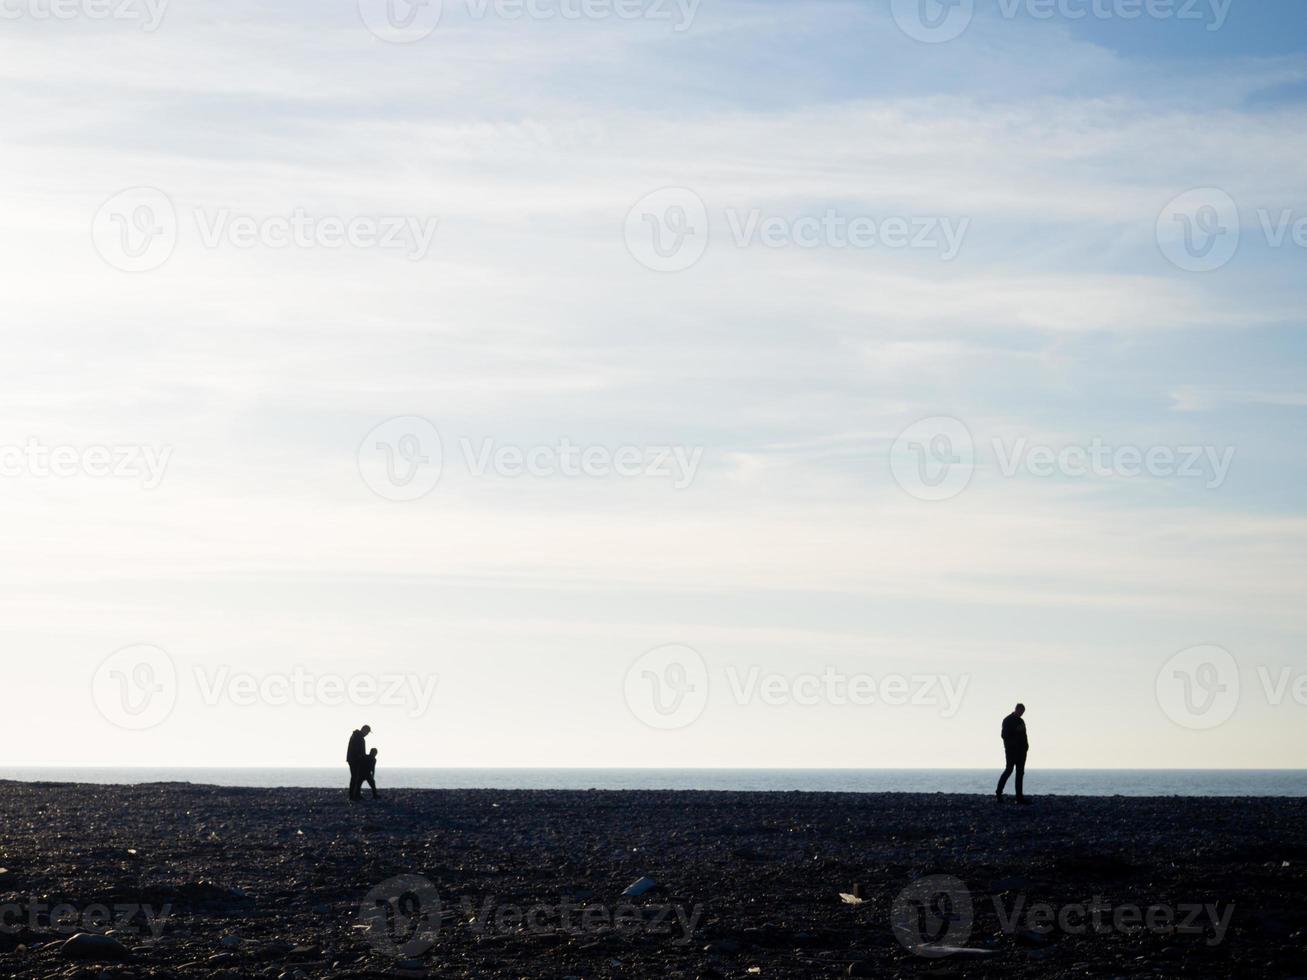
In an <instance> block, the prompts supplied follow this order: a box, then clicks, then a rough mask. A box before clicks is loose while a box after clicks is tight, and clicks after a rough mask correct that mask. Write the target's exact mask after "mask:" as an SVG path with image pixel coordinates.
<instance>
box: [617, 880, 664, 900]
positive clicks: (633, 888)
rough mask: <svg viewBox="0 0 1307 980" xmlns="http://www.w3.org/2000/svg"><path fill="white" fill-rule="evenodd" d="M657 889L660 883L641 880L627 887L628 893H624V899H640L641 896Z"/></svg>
mask: <svg viewBox="0 0 1307 980" xmlns="http://www.w3.org/2000/svg"><path fill="white" fill-rule="evenodd" d="M657 887H658V882H656V881H654V880H653V879H652V878H640V879H638V880H636V881H633V882H632V883H631V884H630V885H628V886H627V887H626V891H624V892H622V897H623V898H639V897H640V896H641V895H645V894H648V893H649V892H651V891H653V890H654V889H655V888H657Z"/></svg>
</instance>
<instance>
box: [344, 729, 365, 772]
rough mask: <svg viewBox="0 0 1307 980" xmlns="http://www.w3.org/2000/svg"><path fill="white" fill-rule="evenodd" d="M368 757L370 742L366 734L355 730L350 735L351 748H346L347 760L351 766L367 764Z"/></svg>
mask: <svg viewBox="0 0 1307 980" xmlns="http://www.w3.org/2000/svg"><path fill="white" fill-rule="evenodd" d="M367 758H368V743H367V738H366V737H365V736H364V734H363V733H362V732H360V731H358V730H355V732H354V734H353V735H351V736H350V737H349V748H348V749H346V750H345V761H346V762H348V763H349V764H350V765H351V766H365V767H366V762H367Z"/></svg>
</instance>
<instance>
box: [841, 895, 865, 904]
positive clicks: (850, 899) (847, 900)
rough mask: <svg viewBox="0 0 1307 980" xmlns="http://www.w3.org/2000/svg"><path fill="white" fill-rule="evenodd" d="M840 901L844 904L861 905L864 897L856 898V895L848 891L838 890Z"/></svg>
mask: <svg viewBox="0 0 1307 980" xmlns="http://www.w3.org/2000/svg"><path fill="white" fill-rule="evenodd" d="M840 901H842V902H843V903H844V904H845V905H861V904H862V903H863V902H865V901H866V899H865V898H858V896H857V895H850V894H849V893H848V892H840Z"/></svg>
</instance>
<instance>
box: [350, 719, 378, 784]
mask: <svg viewBox="0 0 1307 980" xmlns="http://www.w3.org/2000/svg"><path fill="white" fill-rule="evenodd" d="M370 734H372V727H371V726H370V725H364V726H363V727H362V728H357V729H355V730H354V732H353V733H352V734H351V735H350V737H349V748H348V749H346V750H345V761H346V762H348V763H349V798H350V799H351V800H361V799H363V780H365V779H366V778H367V776H368V741H367V739H368V736H369V735H370Z"/></svg>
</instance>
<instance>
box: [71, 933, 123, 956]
mask: <svg viewBox="0 0 1307 980" xmlns="http://www.w3.org/2000/svg"><path fill="white" fill-rule="evenodd" d="M59 952H60V953H61V954H62V955H63V957H64V958H65V959H69V960H81V961H84V962H85V961H92V962H103V963H121V962H122V961H123V960H126V959H129V958H130V957H131V955H132V954H131V953H129V952H128V951H127V947H126V946H124V945H123V944H122V943H120V942H119V941H118V940H116V939H114V938H112V937H110V936H96V935H92V934H91V933H88V932H79V933H78V934H77V935H75V936H73V937H72V938H71V939H69V940H68V941H67V942H65V943H64V944H63V946H61V947H60V948H59Z"/></svg>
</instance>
